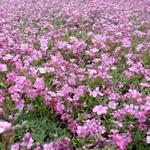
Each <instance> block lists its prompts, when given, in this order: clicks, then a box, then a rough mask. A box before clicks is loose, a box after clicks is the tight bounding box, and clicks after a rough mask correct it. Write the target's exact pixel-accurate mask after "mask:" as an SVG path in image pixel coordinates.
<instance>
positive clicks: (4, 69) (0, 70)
mask: <svg viewBox="0 0 150 150" xmlns="http://www.w3.org/2000/svg"><path fill="white" fill-rule="evenodd" d="M5 71H7V66H6V65H5V64H0V72H5Z"/></svg>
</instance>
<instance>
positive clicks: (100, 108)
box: [93, 105, 108, 115]
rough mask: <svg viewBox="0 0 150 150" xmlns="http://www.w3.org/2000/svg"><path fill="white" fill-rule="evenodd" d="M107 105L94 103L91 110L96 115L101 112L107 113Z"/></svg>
mask: <svg viewBox="0 0 150 150" xmlns="http://www.w3.org/2000/svg"><path fill="white" fill-rule="evenodd" d="M107 109H108V108H107V107H105V106H102V105H96V106H95V107H94V108H93V112H94V113H95V114H97V115H102V114H107Z"/></svg>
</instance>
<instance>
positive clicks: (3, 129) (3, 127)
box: [0, 120, 12, 134]
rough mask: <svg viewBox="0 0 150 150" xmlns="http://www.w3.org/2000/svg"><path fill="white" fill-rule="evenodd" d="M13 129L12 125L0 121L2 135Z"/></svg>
mask: <svg viewBox="0 0 150 150" xmlns="http://www.w3.org/2000/svg"><path fill="white" fill-rule="evenodd" d="M11 129H12V126H11V123H9V122H6V121H3V120H0V134H1V133H4V132H8V131H10V130H11Z"/></svg>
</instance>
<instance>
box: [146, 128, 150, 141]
mask: <svg viewBox="0 0 150 150" xmlns="http://www.w3.org/2000/svg"><path fill="white" fill-rule="evenodd" d="M146 141H147V144H150V130H148V132H147V137H146Z"/></svg>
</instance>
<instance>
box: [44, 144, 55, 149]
mask: <svg viewBox="0 0 150 150" xmlns="http://www.w3.org/2000/svg"><path fill="white" fill-rule="evenodd" d="M53 145H54V144H53V142H51V143H48V144H44V146H43V150H55V149H54V147H53Z"/></svg>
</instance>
